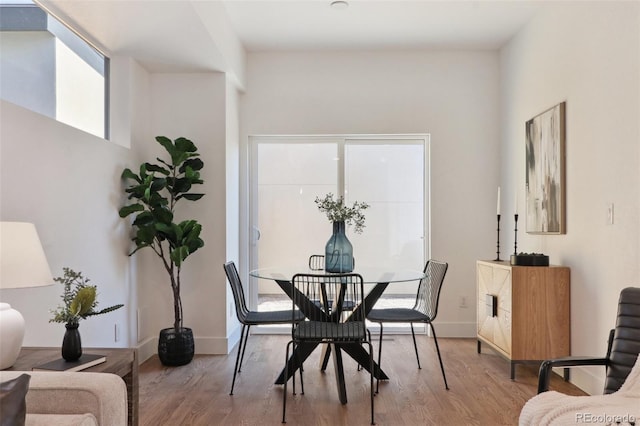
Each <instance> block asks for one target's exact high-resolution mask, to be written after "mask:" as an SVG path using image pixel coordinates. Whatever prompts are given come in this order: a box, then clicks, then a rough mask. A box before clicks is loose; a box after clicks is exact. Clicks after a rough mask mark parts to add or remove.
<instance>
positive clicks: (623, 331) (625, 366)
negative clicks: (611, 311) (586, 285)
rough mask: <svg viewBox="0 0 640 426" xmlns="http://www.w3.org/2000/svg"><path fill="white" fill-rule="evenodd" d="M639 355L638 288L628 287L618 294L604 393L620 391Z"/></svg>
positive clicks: (639, 303) (639, 316)
mask: <svg viewBox="0 0 640 426" xmlns="http://www.w3.org/2000/svg"><path fill="white" fill-rule="evenodd" d="M638 353H640V288H637V287H628V288H625V289H624V290H622V291H621V292H620V301H619V302H618V317H617V320H616V328H615V330H614V334H613V341H612V342H610V353H609V354H608V358H609V363H608V366H607V377H606V380H605V385H604V393H605V394H608V393H613V392H615V391H617V390H618V389H620V386H622V384H623V383H624V381H625V380H626V378H627V376H628V375H629V372H630V371H631V369H632V368H633V366H634V364H635V362H636V359H637V358H638Z"/></svg>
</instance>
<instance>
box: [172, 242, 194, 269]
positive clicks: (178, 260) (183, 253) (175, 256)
mask: <svg viewBox="0 0 640 426" xmlns="http://www.w3.org/2000/svg"><path fill="white" fill-rule="evenodd" d="M189 254H190V253H189V248H188V247H186V246H179V247H176V248H175V249H174V250H172V251H171V255H170V257H171V260H173V263H175V264H176V266H180V265H181V264H182V262H183V261H184V260H185V259H186V258H187V257H189Z"/></svg>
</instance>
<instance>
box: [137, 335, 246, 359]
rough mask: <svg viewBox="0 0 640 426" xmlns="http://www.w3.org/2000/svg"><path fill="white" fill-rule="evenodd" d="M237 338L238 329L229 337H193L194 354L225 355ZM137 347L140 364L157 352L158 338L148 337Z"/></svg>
mask: <svg viewBox="0 0 640 426" xmlns="http://www.w3.org/2000/svg"><path fill="white" fill-rule="evenodd" d="M238 340H240V331H239V329H238V331H237V333H235V335H231V336H229V338H218V337H194V344H195V348H196V355H226V354H228V353H229V352H230V351H231V349H233V346H235V345H236V344H237V342H238ZM229 342H233V344H232V345H231V346H229ZM137 348H138V359H139V360H140V364H142V363H143V362H145V361H146V360H148V359H149V358H151V357H152V356H154V355H156V354H157V353H158V338H157V337H149V338H148V339H146V340H144V341H142V342H140V343H138V346H137Z"/></svg>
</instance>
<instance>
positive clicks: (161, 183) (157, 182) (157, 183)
mask: <svg viewBox="0 0 640 426" xmlns="http://www.w3.org/2000/svg"><path fill="white" fill-rule="evenodd" d="M166 186H167V179H166V178H154V179H153V181H152V182H151V190H152V191H154V192H160V191H162V190H163V189H164V188H165V187H166Z"/></svg>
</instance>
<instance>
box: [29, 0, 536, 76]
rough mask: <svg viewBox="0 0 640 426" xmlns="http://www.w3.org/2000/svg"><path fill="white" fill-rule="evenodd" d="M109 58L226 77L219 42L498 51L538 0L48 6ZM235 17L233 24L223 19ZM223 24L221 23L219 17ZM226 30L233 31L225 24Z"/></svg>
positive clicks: (54, 0) (292, 47) (127, 1)
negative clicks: (229, 37)
mask: <svg viewBox="0 0 640 426" xmlns="http://www.w3.org/2000/svg"><path fill="white" fill-rule="evenodd" d="M40 3H42V4H44V5H45V6H46V7H48V8H49V9H51V10H52V11H53V12H54V13H56V14H57V15H60V16H61V17H62V18H63V19H64V20H66V21H68V22H69V23H71V24H72V25H74V26H77V27H79V28H81V29H82V31H83V32H85V33H88V34H91V37H92V38H93V39H94V41H96V44H97V45H98V46H99V47H101V48H103V49H104V50H106V51H107V52H109V53H110V54H119V55H129V56H132V57H135V58H136V59H137V60H139V61H140V62H141V63H142V64H143V65H144V66H145V67H146V68H147V69H149V70H150V71H167V70H211V69H220V62H221V60H222V58H221V57H220V56H221V53H220V51H219V50H217V49H216V46H215V45H216V40H215V38H216V34H219V33H218V32H217V31H219V28H220V27H221V26H229V31H231V32H233V33H235V34H236V35H237V37H238V38H239V40H240V42H241V43H242V45H243V46H244V48H245V50H246V51H249V52H253V51H301V50H304V51H310V50H347V51H348V50H389V49H395V50H415V49H498V48H500V47H501V46H503V45H504V44H505V43H506V42H507V41H508V40H509V39H510V38H511V37H512V36H513V35H514V34H515V33H516V32H517V31H518V30H519V29H520V28H522V26H523V25H525V24H526V23H527V22H528V21H529V20H530V19H531V17H532V16H533V15H534V14H535V12H536V11H537V10H538V9H539V8H540V7H542V4H543V2H540V1H537V0H500V1H489V0H475V1H462V0H410V1H406V0H350V2H349V7H347V8H346V9H344V10H335V9H334V8H332V7H331V6H330V0H284V1H272V0H253V1H249V0H227V1H215V0H41V1H40ZM225 14H226V19H222V20H221V18H220V16H223V18H224V15H225ZM213 15H216V16H213ZM222 24H224V25H222Z"/></svg>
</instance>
